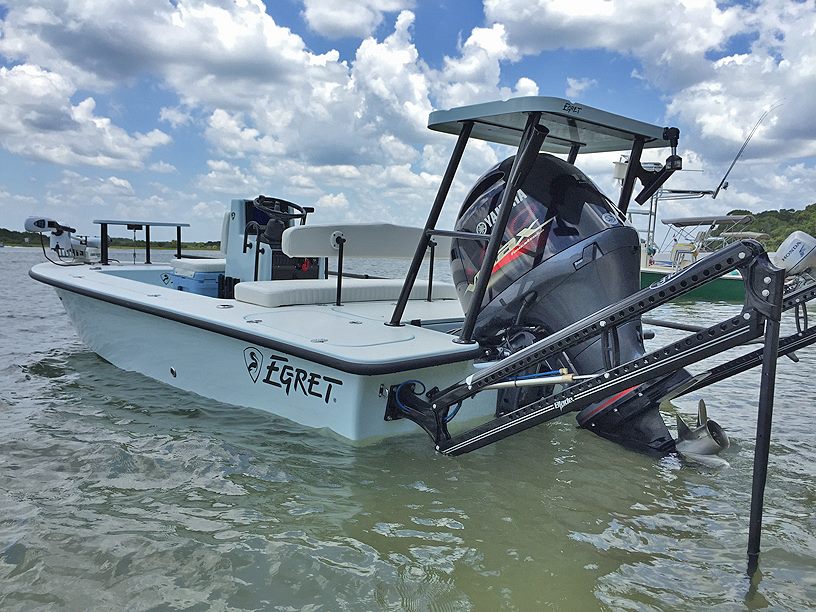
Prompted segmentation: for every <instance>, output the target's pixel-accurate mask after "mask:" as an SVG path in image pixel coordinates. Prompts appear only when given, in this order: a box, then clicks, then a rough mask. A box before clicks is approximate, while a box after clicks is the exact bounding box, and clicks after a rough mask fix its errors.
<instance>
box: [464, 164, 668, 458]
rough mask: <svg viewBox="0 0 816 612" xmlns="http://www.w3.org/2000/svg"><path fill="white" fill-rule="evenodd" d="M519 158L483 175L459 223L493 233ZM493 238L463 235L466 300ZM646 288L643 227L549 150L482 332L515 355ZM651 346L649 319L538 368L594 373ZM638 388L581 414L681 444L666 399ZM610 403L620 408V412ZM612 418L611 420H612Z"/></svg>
mask: <svg viewBox="0 0 816 612" xmlns="http://www.w3.org/2000/svg"><path fill="white" fill-rule="evenodd" d="M513 159H514V158H512V157H511V158H508V159H506V160H504V161H503V162H501V163H499V164H497V165H496V166H495V167H494V168H492V169H491V170H490V171H488V172H487V173H486V174H485V175H484V176H482V177H481V178H480V179H479V181H478V182H477V184H476V186H475V187H474V188H473V189H472V190H471V192H470V193H469V194H468V196H467V198H466V199H465V202H464V204H463V206H462V208H461V210H460V213H459V218H458V220H457V223H456V229H457V230H459V231H462V232H469V233H476V234H483V235H489V234H490V233H491V232H492V231H493V229H494V223H495V221H496V219H497V217H498V206H499V203H500V201H501V195H502V192H503V191H504V189H505V180H506V177H507V176H508V174H509V172H510V168H511V166H512V164H513ZM486 246H487V241H486V240H485V241H481V240H470V239H454V241H453V245H452V252H451V268H452V274H453V280H454V282H455V284H456V288H457V291H458V293H459V299H460V301H461V303H462V306H463V308H464V309H465V310H467V309H468V308H469V307H471V306H472V304H471V301H472V296H473V289H474V287H475V283H476V276H477V275H478V272H479V269H480V267H481V265H482V261H483V259H484V253H485V250H486ZM639 289H640V240H639V237H638V234H637V231H636V230H635V229H634V228H632V227H630V226H628V225H625V224H624V223H623V222H622V215H621V214H620V212H619V211H618V210H617V209H616V208H615V207H614V205H613V204H612V202H611V201H610V200H609V199H608V198H606V197H605V196H604V195H603V194H602V193H601V192H600V190H599V189H598V188H597V187H596V186H595V185H594V184H593V182H592V181H591V180H590V179H589V178H588V177H587V176H586V175H585V174H584V173H583V172H581V171H580V170H579V169H578V168H576V167H575V166H574V165H572V164H569V163H567V162H565V161H563V160H561V159H559V158H557V157H554V156H552V155H548V154H544V153H541V154H539V155H538V158H537V159H536V161H535V163H534V164H533V167H532V169H531V171H530V172H529V174H528V175H527V177H526V179H525V181H524V183H523V184H522V186H521V188H520V189H519V190H518V192H517V195H516V198H515V201H514V203H513V209H512V211H511V213H510V217H509V221H508V223H507V226H506V228H505V231H504V236H503V240H502V247H501V249H500V250H499V254H498V256H497V258H496V262H495V264H494V266H493V271H492V275H491V278H490V282H489V284H488V288H487V292H486V293H485V297H484V300H483V301H482V304H480V305H478V308H479V314H478V317H477V320H476V327H475V330H474V339H475V340H478V341H479V342H480V344H482V345H483V346H487V347H490V348H492V349H493V350H494V351H495V354H496V356H497V357H502V356H506V355H508V354H511V353H513V352H515V351H517V350H519V349H521V348H524V347H525V346H528V345H529V344H531V343H532V342H534V341H536V340H538V339H540V338H543V337H545V336H547V335H549V334H550V333H552V332H554V331H557V330H559V329H562V328H564V327H566V326H567V325H570V324H571V323H574V322H575V321H578V320H580V319H582V318H583V317H585V316H588V315H590V314H592V313H595V312H596V311H598V310H600V309H601V308H603V307H605V306H607V305H609V304H612V303H614V302H617V301H619V300H621V299H623V298H625V297H627V296H629V295H631V294H633V293H635V292H636V291H638V290H639ZM643 354H644V348H643V338H642V330H641V325H640V322H639V321H633V322H630V323H627V324H624V325H621V326H619V327H617V329H616V331H615V332H613V333H611V334H607V335H603V336H601V337H600V338H597V337H596V338H594V339H592V340H589V341H587V342H585V343H583V344H581V345H579V346H577V347H575V348H572V349H569V350H567V351H566V352H565V353H563V354H562V356H561V358H560V360H559V362H558V363H546V364H542V365H541V366H539V368H538V371H541V370H542V369H544V368H551V369H555V368H560V367H567V368H569V369H570V370H571V371H573V372H576V373H580V374H592V373H598V372H602V371H605V370H607V369H610V368H611V367H613V366H615V365H618V364H620V363H623V362H627V361H630V360H632V359H635V358H637V357H639V356H641V355H643ZM530 373H531V374H532V373H534V372H530ZM656 384H657V387H655V386H654V385H650V391H651V393H648V394H647V395H648V396H649V397H652V396H657V395H658V392H659V391H660V387H662V385H661V384H660V381H658V382H657V383H656ZM638 389H640V390H638ZM638 389H632V390H631V392H627V393H623V394H621V395H620V396H618V397H613V398H610V399H608V400H606V401H605V402H601V403H600V404H597V405H595V406H590V407H589V408H588V409H587V410H584V411H583V412H582V413H580V414H579V423H580V424H581V425H582V426H587V427H591V429H592V431H594V432H595V433H598V434H599V435H602V436H604V437H608V438H611V439H615V440H616V441H618V442H622V443H624V444H629V445H631V446H635V447H639V448H646V449H652V450H658V451H667V450H672V449H673V444H674V443H673V439H672V437H671V435H670V433H669V431H668V429H667V428H666V426H665V424H664V423H663V421H662V419H661V417H660V415H659V413H658V412H657V404H656V403H655V402H649V401H644V396H643V395H642V394H640V393H641V391H642V388H638ZM543 393H545V392H544V391H541V390H537V391H530V390H529V389H528V390H526V391H523V392H522V391H520V390H518V389H513V390H509V391H507V392H504V393H501V394H500V397H499V402H498V406H497V413H499V414H502V413H505V412H508V411H510V410H513V409H514V408H516V407H517V406H519V405H524V404H526V403H528V402H530V401H533V400H535V399H538V397H541V395H542V394H543ZM532 394H538V395H537V396H534V395H532ZM639 394H640V395H639ZM635 399H638V401H634V400H635ZM610 411H614V414H615V416H616V418H615V419H612V420H611V421H610V420H609V419H608V418H607V416H608V414H609V413H610ZM587 415H589V416H587ZM607 421H610V422H609V426H608V427H605V426H603V423H606V422H607Z"/></svg>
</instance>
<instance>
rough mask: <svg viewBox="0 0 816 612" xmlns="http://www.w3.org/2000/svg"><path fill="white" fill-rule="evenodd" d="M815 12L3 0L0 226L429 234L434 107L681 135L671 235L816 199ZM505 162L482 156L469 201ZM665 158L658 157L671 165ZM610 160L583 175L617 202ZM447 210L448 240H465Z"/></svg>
mask: <svg viewBox="0 0 816 612" xmlns="http://www.w3.org/2000/svg"><path fill="white" fill-rule="evenodd" d="M814 41H816V3H814V2H813V1H808V2H795V1H792V0H761V1H757V2H719V3H717V2H713V1H710V0H680V1H678V2H674V3H655V2H654V1H653V0H628V1H627V2H616V1H614V0H582V1H581V2H575V1H572V0H537V1H536V0H484V2H477V1H475V0H444V1H442V2H423V1H421V0H359V1H357V2H337V1H336V0H276V1H272V0H269V1H268V2H266V3H264V2H262V1H261V0H174V1H169V0H140V1H139V2H135V3H134V2H130V1H128V0H33V1H32V0H29V1H19V2H18V1H16V0H11V1H6V2H0V117H2V118H3V120H2V122H0V226H3V227H9V228H20V227H21V225H22V221H23V219H24V218H25V217H26V216H28V215H31V214H35V213H36V214H47V215H49V216H52V217H55V218H57V219H58V220H60V221H63V222H66V223H71V224H73V225H75V226H77V227H79V228H80V229H82V230H83V231H87V232H92V231H93V228H92V226H91V220H92V219H95V218H131V219H145V218H149V219H152V220H161V221H188V222H190V223H191V224H192V228H191V230H190V232H189V233H188V236H189V237H190V238H195V239H202V240H206V239H217V237H218V235H219V219H220V217H221V214H222V213H223V211H224V210H225V208H226V207H227V205H228V203H229V200H230V199H231V198H239V197H240V198H243V197H246V198H251V197H254V196H256V195H258V194H259V193H264V194H267V195H277V196H281V197H285V198H287V199H290V200H293V201H295V202H299V203H301V204H304V205H311V206H315V207H316V208H317V213H316V215H315V219H314V220H315V222H319V221H322V222H332V221H339V220H343V221H347V220H352V221H354V220H380V221H390V222H398V223H409V224H416V225H420V224H422V223H423V221H424V216H425V214H426V211H427V208H428V206H429V204H430V202H431V201H432V199H433V196H434V193H435V189H436V186H437V184H438V181H439V178H440V175H441V173H442V171H443V169H444V165H445V162H446V160H447V157H448V155H449V154H450V150H451V147H452V146H453V141H454V139H453V138H452V137H449V136H444V135H440V134H436V133H432V132H429V131H428V130H427V129H426V128H425V126H426V122H427V116H428V113H429V112H430V111H431V110H433V109H437V108H449V107H451V106H456V105H461V104H469V103H475V102H483V101H488V100H493V99H499V98H507V97H510V96H514V95H548V96H557V97H566V98H569V99H572V100H573V101H577V102H582V103H584V104H589V105H591V106H595V107H598V108H602V109H604V110H609V111H612V112H616V113H620V114H624V115H627V116H631V117H634V118H637V119H640V120H643V121H648V122H653V123H656V124H659V125H675V126H677V127H679V128H680V129H681V133H682V136H681V147H680V149H681V150H680V154H681V155H683V157H684V159H685V161H686V167H687V168H691V169H698V170H704V172H702V173H701V172H688V173H682V174H679V175H676V176H675V177H673V178H672V179H671V182H670V185H669V186H674V187H683V188H694V187H697V188H713V187H714V186H715V185H716V184H717V182H718V181H719V178H720V176H721V175H722V173H723V172H724V171H725V169H726V168H727V167H728V165H729V163H730V161H731V158H732V157H733V155H734V154H735V152H736V151H737V150H738V149H739V147H740V145H741V144H742V141H743V139H744V138H745V135H746V134H747V133H748V132H749V131H750V129H751V127H752V126H753V124H754V123H755V122H756V120H757V119H758V118H759V116H760V115H761V114H762V113H763V112H764V111H765V110H766V109H768V108H770V107H772V106H773V105H775V104H778V103H780V102H781V105H780V106H778V107H777V108H776V109H775V110H774V111H773V112H772V113H771V114H770V115H769V116H768V118H767V119H766V121H765V122H764V123H763V125H762V127H761V128H760V129H759V130H758V132H757V134H756V136H755V138H754V140H753V141H752V142H751V144H750V146H749V148H748V149H747V151H746V153H745V156H744V158H743V159H742V160H741V162H740V163H739V164H738V165H737V167H736V169H735V171H734V172H733V174H732V176H731V177H730V184H731V186H730V187H729V189H728V191H727V192H725V193H723V194H721V195H720V196H719V197H718V198H717V200H711V199H705V200H697V201H692V202H689V201H686V202H674V203H667V204H666V205H665V208H664V210H663V212H664V214H665V216H667V217H668V216H682V215H690V214H714V213H723V212H727V211H729V210H732V209H735V208H746V209H749V210H756V211H759V210H765V209H769V208H803V207H804V206H806V205H808V204H810V203H813V202H815V201H816V170H814V156H815V155H816V122H814V121H813V120H812V117H814V116H816V95H814V94H816V71H815V70H814V68H813V66H814V65H816V42H814ZM509 154H510V152H509V151H507V150H503V149H501V148H500V147H491V146H488V145H486V144H484V143H475V144H474V146H470V147H469V148H468V151H467V153H466V156H465V159H464V161H463V166H462V168H461V170H460V173H459V175H458V176H457V181H456V184H455V187H454V190H453V191H452V194H451V198H452V200H454V202H458V201H459V200H460V199H461V197H462V196H463V194H464V193H465V192H466V191H467V189H468V188H469V186H470V184H471V183H472V182H473V181H474V180H475V179H476V178H477V177H478V176H479V175H480V174H481V173H482V172H483V171H484V170H486V169H487V168H489V167H490V166H491V165H492V164H493V163H495V162H496V161H498V160H499V159H502V158H503V157H505V156H506V155H509ZM666 154H667V152H666V151H650V152H649V159H650V160H655V161H662V160H663V159H664V158H665V156H666ZM616 159H617V155H616V154H614V155H613V154H608V155H595V156H585V158H584V159H581V160H579V165H581V166H582V168H583V169H584V170H585V171H587V172H588V173H589V174H590V175H591V176H593V178H595V180H596V181H597V182H598V183H599V185H600V186H601V187H602V188H603V189H605V190H606V191H607V192H608V193H609V192H614V190H615V189H616V186H615V184H614V181H613V180H612V178H611V169H612V161H614V160H616ZM457 208H458V207H457V206H456V205H450V206H449V207H448V211H447V213H446V216H444V217H443V224H447V225H450V224H452V223H453V217H452V215H453V214H455V212H454V211H455V210H456V209H457Z"/></svg>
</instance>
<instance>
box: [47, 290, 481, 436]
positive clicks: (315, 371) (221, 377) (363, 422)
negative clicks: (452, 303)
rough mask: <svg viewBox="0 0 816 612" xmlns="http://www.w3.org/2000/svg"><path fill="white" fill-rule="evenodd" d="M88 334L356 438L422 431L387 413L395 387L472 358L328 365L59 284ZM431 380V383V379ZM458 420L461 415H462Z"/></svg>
mask: <svg viewBox="0 0 816 612" xmlns="http://www.w3.org/2000/svg"><path fill="white" fill-rule="evenodd" d="M55 289H56V291H57V294H58V295H59V297H60V299H61V300H62V303H63V305H64V308H65V310H66V312H67V313H68V315H69V317H70V319H71V321H72V323H73V324H74V327H75V328H76V330H77V333H78V334H79V336H80V338H81V339H82V341H83V342H84V343H85V344H86V345H87V346H88V347H89V348H90V349H91V350H92V351H94V352H95V353H97V354H98V355H99V356H100V357H102V358H103V359H105V360H106V361H108V362H110V363H111V364H113V365H114V366H116V367H118V368H120V369H122V370H126V371H133V372H139V373H141V374H144V375H146V376H149V377H150V378H153V379H155V380H158V381H161V382H163V383H166V384H168V385H172V386H174V387H178V388H180V389H184V390H186V391H191V392H193V393H197V394H199V395H202V396H204V397H208V398H212V399H215V400H217V401H221V402H224V403H228V404H234V405H237V406H246V407H250V408H256V409H259V410H264V411H267V412H270V413H273V414H276V415H278V416H281V417H284V418H287V419H290V420H292V421H295V422H297V423H300V424H302V425H305V426H307V427H313V428H325V429H329V430H331V431H333V432H334V433H336V434H339V435H340V436H342V437H344V438H348V439H349V440H353V441H362V440H371V439H377V438H382V437H389V436H394V435H404V434H408V433H417V432H419V431H420V430H419V428H418V427H417V426H416V425H415V424H414V423H412V422H410V421H407V420H403V419H398V420H393V421H386V420H385V419H384V414H385V407H386V403H387V393H388V390H389V389H390V387H392V386H393V385H397V384H400V383H402V382H405V381H406V380H409V379H417V380H421V381H426V382H432V383H433V385H445V384H451V383H453V382H456V381H458V380H461V379H462V378H464V377H465V376H467V375H468V374H470V373H472V371H473V364H472V362H471V361H461V362H455V363H449V364H444V365H439V366H434V367H427V368H418V369H414V370H408V371H400V372H393V373H388V374H380V375H376V374H375V375H360V374H355V373H349V372H345V371H343V370H341V369H338V368H333V367H329V366H325V365H320V364H317V363H314V362H312V361H309V360H306V359H302V358H299V357H296V356H294V355H291V354H288V353H286V352H285V351H281V350H277V349H272V348H269V347H264V346H259V345H258V344H257V343H252V342H251V341H247V340H242V339H238V338H234V337H229V336H226V335H223V334H219V333H215V332H212V331H207V330H205V329H201V328H199V327H196V326H192V325H185V324H183V323H180V322H178V321H175V320H172V319H169V318H163V317H161V316H157V315H155V314H149V313H145V312H140V311H138V310H134V309H131V308H127V307H124V306H120V305H117V304H112V303H109V302H105V301H102V300H98V299H95V298H93V297H89V296H87V295H82V294H80V293H76V292H73V291H70V290H66V289H61V288H55ZM431 386H432V385H431ZM487 395H489V397H484V398H479V399H478V400H476V399H474V400H472V401H470V402H468V403H466V405H463V407H462V417H464V418H463V419H462V423H463V424H464V423H466V422H467V421H468V420H471V419H472V418H479V419H482V418H484V416H485V415H488V414H492V413H493V411H494V410H495V394H487ZM457 420H459V419H457Z"/></svg>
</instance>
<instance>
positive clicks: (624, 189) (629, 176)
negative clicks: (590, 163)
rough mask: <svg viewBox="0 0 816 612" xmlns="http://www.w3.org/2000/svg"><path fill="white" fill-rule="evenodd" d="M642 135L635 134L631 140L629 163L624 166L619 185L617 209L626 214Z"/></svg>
mask: <svg viewBox="0 0 816 612" xmlns="http://www.w3.org/2000/svg"><path fill="white" fill-rule="evenodd" d="M643 144H644V140H643V136H635V139H634V140H633V141H632V151H631V152H630V153H629V163H628V164H627V167H626V176H625V177H624V179H623V185H621V191H620V199H618V210H620V211H621V212H622V213H624V214H626V211H627V210H628V209H629V201H630V200H631V199H632V192H633V191H634V190H635V179H636V178H637V176H638V169H639V168H640V167H641V166H640V156H641V155H642V154H643Z"/></svg>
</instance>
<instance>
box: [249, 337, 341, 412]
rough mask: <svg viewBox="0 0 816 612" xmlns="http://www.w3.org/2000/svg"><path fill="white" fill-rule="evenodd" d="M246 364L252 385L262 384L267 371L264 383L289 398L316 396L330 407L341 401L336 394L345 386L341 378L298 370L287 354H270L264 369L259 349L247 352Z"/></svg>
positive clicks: (253, 348) (251, 349)
mask: <svg viewBox="0 0 816 612" xmlns="http://www.w3.org/2000/svg"><path fill="white" fill-rule="evenodd" d="M244 362H245V364H246V367H247V372H248V373H249V376H250V378H252V382H258V379H259V378H260V376H261V372H263V378H261V382H262V383H264V384H266V385H270V386H272V387H277V388H278V389H281V390H282V391H283V392H284V393H286V395H287V396H290V395H302V396H304V397H315V398H318V399H321V400H323V402H324V403H326V404H328V403H329V402H330V401H332V400H334V401H337V400H336V398H334V396H333V395H332V393H333V391H334V390H335V389H336V388H337V387H342V386H343V381H342V380H340V379H338V378H332V377H331V376H325V375H322V374H318V373H317V372H310V371H309V370H304V369H303V368H296V367H294V366H293V365H292V364H290V363H289V359H288V358H286V357H284V356H283V355H270V356H269V362H268V364H267V365H266V367H264V357H263V354H262V353H261V351H260V350H259V349H257V348H255V347H248V348H246V349H244Z"/></svg>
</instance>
